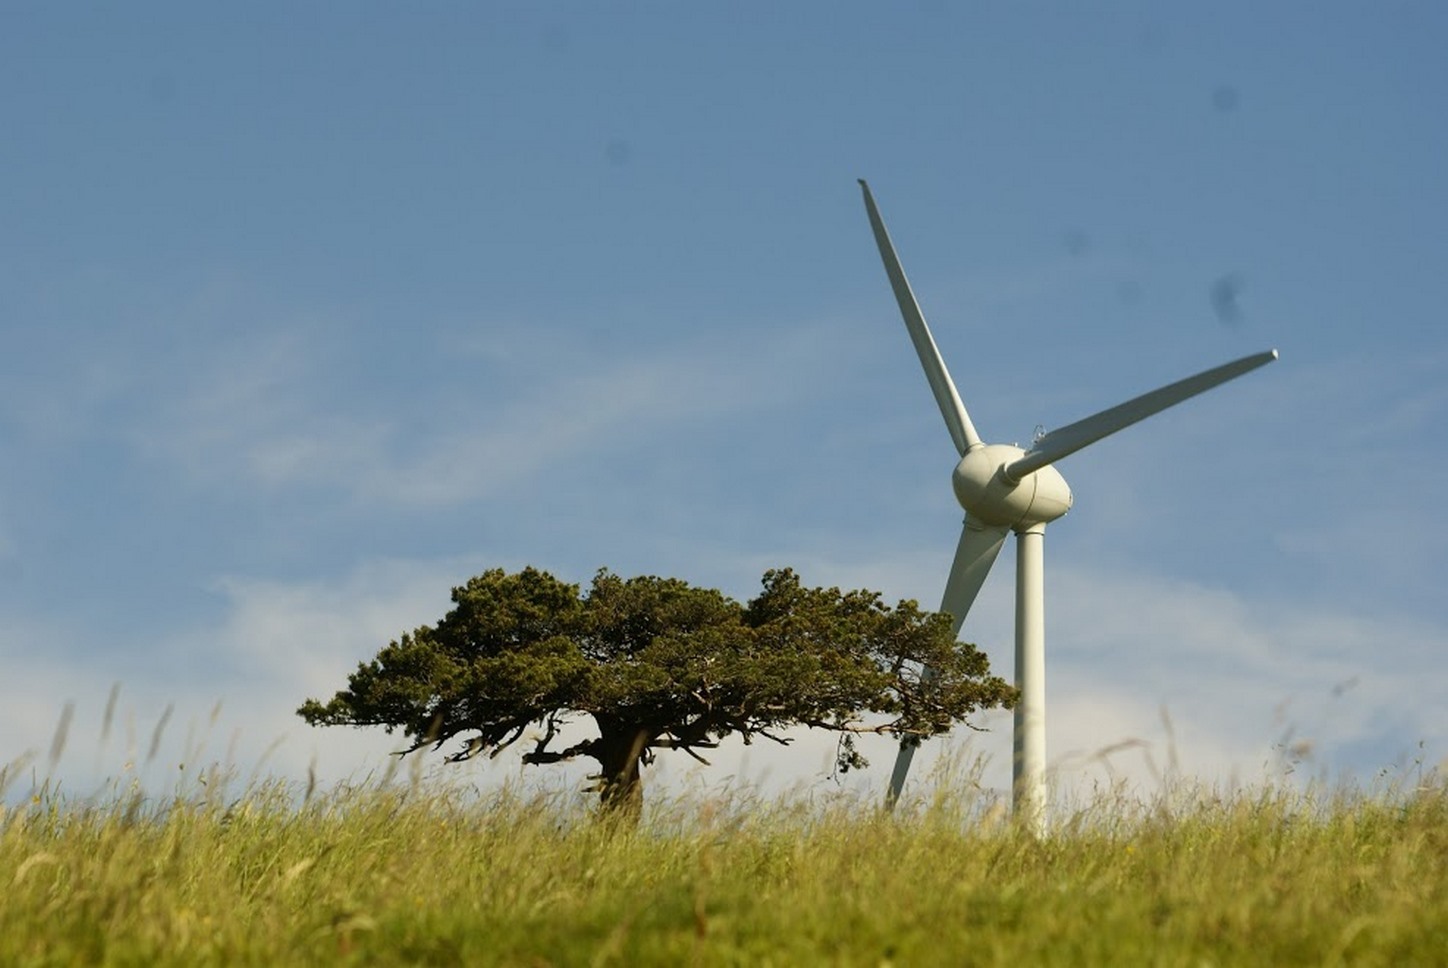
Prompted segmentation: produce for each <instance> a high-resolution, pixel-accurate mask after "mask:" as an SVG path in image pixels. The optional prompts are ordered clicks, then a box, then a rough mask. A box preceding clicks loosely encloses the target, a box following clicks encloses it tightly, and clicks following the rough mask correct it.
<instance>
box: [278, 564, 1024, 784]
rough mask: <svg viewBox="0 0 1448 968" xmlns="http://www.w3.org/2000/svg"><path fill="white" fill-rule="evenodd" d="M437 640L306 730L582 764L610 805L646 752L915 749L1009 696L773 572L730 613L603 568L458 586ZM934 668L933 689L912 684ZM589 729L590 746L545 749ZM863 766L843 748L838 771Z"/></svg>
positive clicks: (936, 638) (963, 657)
mask: <svg viewBox="0 0 1448 968" xmlns="http://www.w3.org/2000/svg"><path fill="white" fill-rule="evenodd" d="M452 601H453V603H454V607H453V609H452V610H451V611H449V612H448V613H447V615H446V616H444V617H443V619H442V620H441V621H439V622H438V623H437V625H436V626H427V625H424V626H422V627H420V628H418V629H416V630H414V631H413V632H411V633H405V634H403V635H402V637H401V638H400V639H398V640H396V641H393V642H392V643H390V644H389V645H387V646H386V647H384V648H383V649H381V650H380V651H379V652H378V653H377V657H376V658H375V659H373V660H372V661H370V662H365V663H362V664H360V665H359V666H358V667H357V671H356V672H354V673H352V675H351V676H350V677H349V678H348V686H347V688H346V689H343V690H341V691H339V692H338V693H337V694H336V695H335V696H333V697H332V698H331V699H330V700H328V701H327V702H325V703H323V702H319V701H317V700H314V699H312V700H308V701H307V702H306V703H305V704H303V705H302V707H301V708H300V709H299V710H297V712H298V714H299V715H300V716H301V717H302V718H303V719H305V720H306V721H307V722H308V723H310V724H312V725H314V726H382V727H384V728H385V729H386V730H387V731H388V732H389V733H390V732H392V731H394V730H399V729H400V730H402V731H403V733H404V735H406V736H407V737H408V738H409V739H410V740H412V745H411V746H410V747H408V748H407V749H406V750H404V751H403V752H404V753H410V752H412V751H414V750H417V749H420V748H422V747H424V746H434V747H441V746H442V745H443V744H445V743H448V742H449V741H450V740H452V739H454V738H455V737H458V738H461V739H463V740H464V742H463V745H462V746H461V748H460V749H458V750H457V751H456V752H454V753H452V754H451V755H450V756H449V759H452V760H465V759H468V758H470V757H472V756H475V755H479V754H483V753H486V754H489V755H493V756H496V755H497V754H498V753H499V752H500V751H502V750H503V749H506V748H507V747H508V746H510V745H512V744H513V743H515V742H517V741H518V740H520V739H525V738H526V742H527V743H528V744H529V746H530V748H528V749H526V750H525V751H524V753H523V761H524V762H525V763H534V764H541V763H556V762H560V761H563V760H569V759H573V758H575V757H579V756H584V757H591V758H593V759H594V760H596V761H597V762H598V764H599V766H600V772H599V774H598V777H597V779H598V780H599V781H600V784H599V790H600V792H601V793H602V798H603V803H604V805H605V806H606V807H613V806H619V805H624V804H630V805H637V803H638V802H639V798H640V797H641V795H642V787H641V785H640V779H639V767H640V764H641V763H643V764H646V763H648V762H651V760H652V757H653V755H654V751H655V750H660V749H676V750H684V751H686V752H688V753H690V754H691V755H693V756H695V757H696V758H699V759H702V757H701V756H700V755H699V752H698V751H699V750H704V749H711V748H714V747H716V746H717V745H718V743H719V741H720V740H721V739H723V738H724V737H726V736H728V735H730V734H732V733H738V734H740V735H741V736H742V737H743V738H744V740H745V742H749V741H750V740H752V739H753V738H754V737H756V736H760V737H765V738H767V739H771V740H774V741H776V742H780V743H787V742H788V737H784V736H781V735H780V733H781V732H782V731H783V730H786V729H788V728H790V727H792V726H799V725H803V726H811V727H816V728H821V729H827V730H835V731H839V732H841V733H842V734H843V735H844V736H845V737H847V738H849V737H851V736H852V735H853V734H855V733H859V732H876V733H892V734H895V735H898V736H901V737H903V738H907V739H911V738H913V739H916V740H918V739H920V738H923V737H926V736H931V735H934V734H937V733H940V732H944V731H945V730H947V729H949V728H950V727H951V726H952V725H953V724H955V723H957V722H961V721H964V720H965V719H966V717H967V716H969V715H970V714H972V713H974V712H975V711H977V710H981V709H986V708H991V707H995V706H1011V705H1013V704H1014V702H1015V699H1016V691H1015V689H1014V688H1012V687H1011V686H1010V685H1009V684H1007V683H1006V682H1005V681H1003V680H1001V679H999V678H997V677H994V676H991V675H989V663H988V661H987V659H986V657H985V655H984V654H983V653H981V652H979V651H977V650H976V649H975V647H973V646H971V645H967V644H964V643H957V642H956V641H955V635H954V633H953V632H952V631H951V628H950V618H949V616H948V615H945V614H943V613H932V612H926V611H922V610H921V609H919V608H918V607H917V606H916V604H915V603H914V602H912V601H902V602H900V603H899V604H898V605H896V606H895V607H894V608H891V607H889V606H887V605H885V604H884V603H883V602H882V601H881V597H880V595H879V594H877V593H875V592H870V591H845V592H842V591H840V590H839V589H838V588H828V589H824V588H806V587H804V586H803V585H802V584H801V583H800V580H799V578H798V576H796V575H795V573H794V572H793V571H791V570H787V569H786V570H779V571H768V572H766V573H765V574H764V579H763V589H762V590H761V591H760V593H759V594H758V595H757V596H756V597H755V598H753V599H751V600H750V601H749V602H748V603H746V604H743V605H741V604H740V603H738V602H737V601H735V600H733V599H731V598H729V597H727V596H726V595H724V594H722V593H721V592H719V591H716V590H714V589H710V588H696V587H693V586H691V585H689V584H687V583H686V582H683V581H680V580H678V579H675V578H657V577H652V576H644V577H638V578H630V579H623V578H620V577H618V576H617V575H615V574H613V573H611V572H609V571H607V570H602V571H600V572H599V573H598V574H597V575H596V576H595V577H594V579H593V583H592V586H591V587H590V588H589V589H588V590H587V591H586V592H583V591H581V589H580V586H578V585H571V584H568V583H567V582H563V581H560V580H559V579H557V578H554V577H553V576H552V575H550V574H548V573H547V572H544V571H540V570H537V569H534V568H525V569H523V570H522V571H520V572H517V573H515V574H509V573H507V572H505V571H503V570H501V569H497V570H492V571H488V572H485V573H484V574H482V575H479V576H477V577H476V578H472V579H470V580H469V581H468V582H467V584H466V585H463V586H462V587H460V588H455V589H453V593H452ZM927 666H928V667H929V669H930V674H929V675H925V674H923V672H922V669H923V668H924V667H927ZM575 717H591V718H592V720H593V722H594V725H595V726H596V728H597V736H595V737H593V738H591V739H587V740H583V741H581V742H578V743H575V744H573V745H571V746H567V747H564V748H557V746H558V743H559V737H560V729H561V727H562V726H563V725H564V723H565V722H567V721H569V720H570V719H571V718H575ZM859 765H864V761H863V760H862V759H861V758H860V757H859V755H858V753H856V752H855V749H854V745H853V743H852V742H844V743H842V744H841V766H842V768H846V769H847V768H849V767H850V766H859Z"/></svg>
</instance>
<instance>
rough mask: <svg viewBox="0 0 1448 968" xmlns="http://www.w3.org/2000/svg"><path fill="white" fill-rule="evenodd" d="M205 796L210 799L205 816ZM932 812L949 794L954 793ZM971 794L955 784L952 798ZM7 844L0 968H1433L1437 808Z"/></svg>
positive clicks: (147, 830) (665, 813)
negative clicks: (65, 967) (1043, 826)
mask: <svg viewBox="0 0 1448 968" xmlns="http://www.w3.org/2000/svg"><path fill="white" fill-rule="evenodd" d="M217 786H221V784H215V785H213V789H214V788H216V787H217ZM948 786H949V785H948V784H942V785H941V789H946V788H948ZM960 786H964V787H967V788H968V787H969V784H968V783H966V784H960ZM300 800H301V794H300V792H299V791H290V790H286V789H283V788H281V787H280V786H275V785H273V786H267V785H260V786H254V787H253V788H252V789H251V790H249V791H248V792H246V793H245V794H244V795H242V796H240V797H239V798H236V799H235V800H229V799H228V798H226V797H223V796H219V795H215V796H214V795H209V794H207V793H206V792H205V789H204V788H203V789H202V790H201V791H200V792H197V793H196V794H195V795H188V796H184V797H179V798H173V799H171V800H169V801H166V802H159V803H158V802H147V801H144V800H141V799H139V798H138V797H136V796H127V795H124V794H119V793H118V794H116V795H114V796H113V797H112V798H111V799H110V800H109V801H107V802H104V803H101V804H99V805H97V804H94V803H67V802H66V801H65V800H64V799H62V798H60V797H58V796H55V795H53V794H52V793H51V792H49V791H47V790H45V789H42V790H40V791H39V792H37V793H35V794H34V795H32V796H31V797H30V798H29V799H28V800H27V801H26V802H24V803H22V804H21V805H19V806H12V807H9V808H6V809H5V812H4V813H3V815H0V889H3V890H4V895H3V897H4V901H3V904H0V964H4V965H52V964H123V965H131V964H134V965H153V964H156V965H165V964H177V965H182V964H184V965H201V964H255V965H286V964H336V963H340V964H409V963H415V964H430V965H448V964H466V965H603V964H612V965H635V964H657V965H676V964H702V965H735V964H738V965H815V964H825V965H881V964H890V963H893V964H896V965H937V964H938V965H967V964H981V965H992V964H1103V965H1106V964H1109V965H1204V964H1215V965H1232V964H1242V965H1267V964H1311V965H1331V964H1352V965H1374V964H1381V965H1410V964H1422V965H1429V964H1442V963H1443V962H1444V960H1445V958H1448V785H1445V784H1444V783H1443V782H1442V781H1441V780H1439V779H1436V778H1435V779H1432V780H1429V781H1426V782H1424V783H1423V784H1421V785H1420V786H1418V787H1416V788H1415V789H1413V790H1411V791H1408V792H1401V791H1400V792H1394V793H1384V794H1381V795H1377V796H1366V795H1352V794H1345V793H1339V794H1336V795H1332V796H1327V795H1323V796H1318V797H1314V796H1310V795H1303V794H1298V793H1291V792H1287V791H1270V790H1269V791H1265V792H1249V793H1241V794H1236V795H1232V796H1226V797H1214V796H1211V795H1209V794H1199V795H1193V796H1186V795H1181V794H1178V795H1174V796H1171V797H1163V798H1161V799H1160V800H1159V801H1158V802H1155V803H1146V804H1142V803H1134V802H1131V801H1128V800H1126V799H1124V798H1108V799H1103V800H1102V801H1099V802H1097V803H1093V804H1089V805H1087V806H1086V807H1084V808H1083V809H1081V810H1079V811H1078V812H1077V813H1075V814H1074V815H1073V816H1071V817H1068V818H1066V819H1065V820H1063V821H1061V822H1059V823H1058V825H1057V827H1056V828H1055V831H1054V832H1053V833H1052V834H1051V835H1050V836H1048V837H1045V838H1043V839H1040V840H1036V839H1033V838H1031V837H1029V836H1026V835H1024V834H1021V833H1018V832H1017V831H1015V830H1013V829H1012V828H1011V827H1010V826H1009V825H1007V824H1004V823H1003V822H1001V820H1000V813H1001V812H1000V810H999V809H998V808H995V807H994V806H993V805H992V804H990V803H988V802H981V801H978V800H971V799H969V798H955V797H952V796H949V795H941V796H940V797H938V798H937V800H935V801H934V802H929V803H921V804H915V805H913V806H912V807H910V808H908V809H903V810H901V811H899V812H897V813H896V814H895V815H893V816H883V815H881V814H880V813H879V812H878V811H877V810H875V809H873V808H872V807H871V806H869V805H866V804H860V803H853V804H851V803H842V802H831V803H824V804H821V803H813V802H811V801H809V800H808V799H807V798H804V797H796V798H794V799H788V798H786V799H783V800H778V801H772V802H763V801H758V800H754V799H751V798H750V797H748V796H742V795H741V796H737V797H734V798H732V799H722V800H715V801H709V800H702V799H696V800H681V801H676V802H672V803H666V804H653V805H651V806H650V808H649V811H648V813H647V815H646V818H645V822H644V823H643V825H642V826H641V827H639V828H638V829H636V830H628V829H615V828H611V827H610V826H609V825H607V824H603V823H599V822H596V821H594V820H593V819H591V818H590V817H589V816H587V815H585V814H584V813H583V812H581V811H580V809H579V808H578V807H577V806H576V802H575V801H572V800H570V799H566V798H562V797H560V798H554V799H550V798H547V797H532V798H530V797H526V796H523V795H519V794H513V793H508V792H502V793H498V794H495V795H492V796H487V797H479V796H478V795H476V794H473V795H472V796H471V797H468V796H465V795H463V794H459V793H456V792H447V791H443V790H440V789H430V788H429V787H428V786H427V784H413V785H410V786H409V785H404V786H402V787H398V788H392V787H382V786H380V785H373V786H370V787H364V788H353V789H342V790H338V791H334V792H332V793H330V794H327V795H321V796H313V797H311V798H310V799H309V800H307V801H306V802H304V803H303V802H300Z"/></svg>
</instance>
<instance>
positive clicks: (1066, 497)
mask: <svg viewBox="0 0 1448 968" xmlns="http://www.w3.org/2000/svg"><path fill="white" fill-rule="evenodd" d="M860 188H861V189H862V190H863V192H864V195H865V210H866V212H867V213H868V214H869V216H870V227H871V229H873V230H874V233H875V243H876V244H877V245H878V246H879V247H880V257H881V258H882V259H884V261H885V273H886V274H887V275H888V276H889V277H890V287H891V288H892V289H894V290H895V300H896V302H898V303H899V304H900V313H901V315H903V316H904V317H905V327H906V329H908V330H909V331H910V340H911V342H912V343H914V344H915V353H916V355H918V356H919V357H920V365H921V366H923V367H924V368H925V378H926V379H927V380H928V381H929V382H930V389H931V391H932V392H933V393H934V394H935V402H936V404H937V405H938V406H939V407H940V415H941V416H942V417H944V418H945V426H946V427H947V428H948V429H949V431H950V439H951V440H952V441H954V443H955V449H956V451H957V452H959V454H960V460H959V463H957V464H956V465H955V472H954V473H953V474H952V475H951V484H952V485H953V486H954V489H955V498H956V500H957V501H959V502H960V506H961V507H962V508H964V509H965V527H964V529H963V530H962V531H961V534H960V543H959V544H958V545H957V546H956V549H955V560H954V562H953V563H952V564H951V566H950V577H949V578H948V579H947V580H946V582H945V595H944V597H943V598H942V599H941V602H940V610H941V611H943V612H949V613H950V615H951V617H952V618H953V619H954V628H955V632H956V634H959V633H960V626H961V624H962V623H963V622H964V621H965V616H966V613H967V612H969V611H970V606H971V603H972V602H974V601H975V596H976V594H977V593H979V592H980V588H981V585H982V584H983V583H984V582H985V577H986V575H987V574H988V573H989V572H990V568H991V565H992V564H994V563H995V560H996V555H998V554H999V553H1000V550H1001V545H1002V544H1004V543H1005V540H1006V534H1007V532H1011V531H1014V532H1015V534H1016V683H1015V684H1016V688H1017V689H1019V690H1020V693H1021V697H1020V701H1019V702H1018V703H1017V705H1016V709H1015V724H1014V725H1015V735H1014V744H1013V745H1014V748H1015V749H1014V756H1013V758H1012V769H1011V774H1012V784H1011V787H1012V802H1013V808H1014V811H1015V815H1016V818H1017V820H1018V821H1020V822H1022V823H1024V824H1025V825H1026V826H1028V827H1029V828H1030V829H1033V830H1036V831H1038V832H1039V831H1042V830H1044V827H1045V816H1046V815H1045V804H1046V619H1045V586H1044V561H1043V557H1042V553H1043V547H1042V546H1043V536H1044V535H1045V532H1046V525H1047V524H1048V523H1050V522H1052V521H1054V520H1056V519H1057V518H1059V517H1061V515H1063V514H1065V513H1066V512H1067V511H1069V510H1070V509H1071V488H1070V487H1068V486H1067V485H1066V479H1065V478H1063V477H1062V476H1061V474H1060V472H1059V471H1057V470H1056V468H1055V467H1053V466H1052V465H1053V464H1055V463H1056V461H1058V460H1060V459H1061V458H1062V457H1065V456H1067V455H1068V454H1074V453H1075V452H1076V451H1078V450H1080V449H1081V448H1083V447H1086V446H1087V445H1089V444H1093V443H1095V442H1096V441H1098V440H1100V439H1101V438H1102V437H1105V436H1107V435H1109V434H1114V433H1116V432H1117V431H1118V430H1121V429H1123V428H1125V427H1129V426H1131V425H1132V424H1134V423H1136V422H1137V421H1138V420H1143V419H1145V418H1147V417H1150V416H1151V415H1152V414H1154V413H1158V412H1160V411H1162V410H1165V409H1166V408H1167V407H1171V406H1175V405H1176V404H1178V403H1181V402H1182V401H1183V400H1186V399H1188V398H1190V397H1194V396H1196V395H1197V394H1198V393H1202V392H1203V391H1206V390H1210V389H1211V388H1212V387H1214V386H1217V385H1218V384H1220V383H1225V382H1226V381H1228V380H1231V379H1233V378H1234V377H1239V376H1241V375H1242V374H1244V373H1247V372H1249V371H1251V370H1255V369H1256V368H1257V367H1259V366H1262V365H1264V364H1266V363H1271V362H1272V361H1273V360H1275V359H1277V351H1276V350H1268V351H1267V352H1265V353H1256V354H1254V355H1252V356H1244V357H1242V358H1241V359H1240V360H1234V361H1233V362H1231V363H1225V364H1223V365H1222V366H1218V367H1214V368H1213V369H1210V370H1206V371H1204V372H1202V373H1198V374H1197V375H1196V376H1189V377H1187V378H1186V379H1185V380H1178V381H1177V382H1176V383H1172V384H1169V385H1167V386H1164V387H1161V388H1160V389H1157V390H1153V391H1151V392H1150V393H1144V394H1142V395H1141V396H1139V397H1136V398H1134V399H1131V400H1128V401H1126V402H1125V403H1123V404H1119V405H1117V406H1115V407H1112V408H1111V409H1109V410H1103V411H1101V412H1100V413H1098V414H1095V415H1094V416H1090V417H1087V418H1086V419H1085V420H1078V421H1076V422H1075V423H1073V424H1068V425H1066V426H1065V427H1061V428H1058V429H1056V430H1053V431H1051V432H1050V433H1048V434H1044V435H1042V436H1040V437H1038V438H1036V440H1035V441H1034V443H1032V445H1031V449H1030V450H1022V449H1021V448H1019V447H1016V446H1013V445H1010V444H987V443H985V442H984V441H983V440H981V438H980V435H979V434H977V433H976V430H975V426H974V425H973V424H972V423H971V422H970V415H969V414H967V413H966V412H965V405H964V404H962V403H961V402H960V394H958V393H957V392H956V390H955V383H954V382H952V380H951V379H950V372H949V371H948V370H947V369H946V368H945V361H944V360H943V359H941V357H940V351H939V350H938V349H936V346H935V339H934V338H933V337H932V336H931V335H930V328H929V327H928V326H926V325H925V317H924V316H923V315H921V313H920V306H919V305H918V304H917V303H916V302H915V295H914V293H912V292H911V291H910V282H909V280H907V279H906V278H905V270H904V269H903V268H901V266H900V259H899V258H898V257H897V256H896V255H895V247H894V246H893V245H892V244H891V242H890V234H889V233H888V232H887V231H886V230H885V223H884V221H882V220H881V218H880V210H879V209H878V208H876V207H875V199H874V196H872V195H871V194H870V186H869V185H867V184H865V180H864V179H860ZM926 674H929V670H928V669H927V670H926ZM915 746H916V744H915V743H912V742H909V741H905V742H902V743H901V745H900V753H899V755H898V757H897V758H896V760H895V771H894V773H893V775H892V776H891V777H890V791H889V794H888V795H887V798H886V802H887V803H888V804H892V805H893V804H894V802H895V801H896V800H897V799H898V798H899V796H900V790H901V788H902V787H903V786H904V785H905V777H906V775H907V774H908V773H909V771H910V760H911V758H912V757H913V756H914V755H915Z"/></svg>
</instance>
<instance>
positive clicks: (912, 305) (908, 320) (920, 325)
mask: <svg viewBox="0 0 1448 968" xmlns="http://www.w3.org/2000/svg"><path fill="white" fill-rule="evenodd" d="M860 188H861V190H863V191H864V193H865V211H866V212H868V213H869V216H870V228H871V229H873V230H874V232H875V244H876V245H877V246H879V247H880V258H881V259H883V260H885V274H886V275H888V276H889V277H890V288H892V289H894V290H895V301H896V302H898V303H899V304H900V315H902V316H904V317H905V328H906V329H908V330H909V331H910V342H912V343H914V344H915V354H916V355H917V356H919V357H920V365H921V366H923V367H924V368H925V378H926V379H927V380H929V381H930V391H931V392H932V393H934V394H935V402H936V404H938V405H939V407H940V415H941V416H942V417H944V418H945V426H946V427H948V428H949V429H950V439H951V440H953V441H955V449H956V450H957V451H959V452H960V454H961V456H962V457H963V456H965V452H966V451H967V450H973V449H974V448H976V447H979V446H981V440H980V436H979V435H978V434H977V433H976V432H975V427H974V426H972V425H971V422H970V416H969V415H968V414H967V413H966V412H965V404H963V403H961V402H960V394H958V393H956V392H955V384H954V383H953V382H952V381H951V379H950V371H949V370H947V369H946V368H945V361H944V360H943V359H941V358H940V350H938V349H937V348H936V346H935V337H933V336H931V335H930V327H929V326H926V325H925V317H924V315H922V314H921V312H920V305H919V304H918V303H917V302H916V301H915V294H914V293H913V292H911V291H910V281H909V280H908V279H906V278H905V270H904V268H902V267H901V265H900V259H899V257H898V256H896V255H895V246H893V245H892V244H891V243H890V233H889V232H887V231H885V222H884V221H883V220H882V219H881V218H880V210H879V209H878V208H876V207H875V198H874V196H872V195H871V194H870V186H869V185H867V184H865V180H864V179H863V178H861V179H860Z"/></svg>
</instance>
